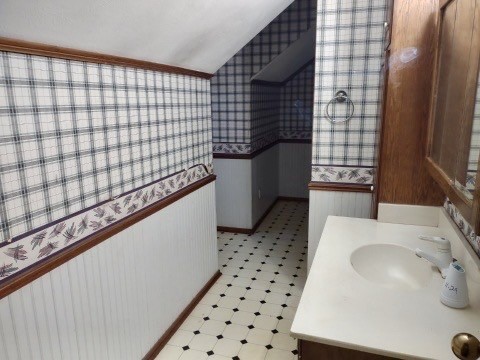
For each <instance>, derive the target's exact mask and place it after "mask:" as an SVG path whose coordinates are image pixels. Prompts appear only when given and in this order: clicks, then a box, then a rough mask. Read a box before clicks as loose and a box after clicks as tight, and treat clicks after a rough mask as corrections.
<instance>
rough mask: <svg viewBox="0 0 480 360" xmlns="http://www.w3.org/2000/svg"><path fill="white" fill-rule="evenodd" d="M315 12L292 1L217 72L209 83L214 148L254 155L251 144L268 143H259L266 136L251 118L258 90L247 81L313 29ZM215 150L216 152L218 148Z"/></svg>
mask: <svg viewBox="0 0 480 360" xmlns="http://www.w3.org/2000/svg"><path fill="white" fill-rule="evenodd" d="M315 9H316V1H315V0H296V1H295V2H294V3H293V4H292V5H290V6H289V7H288V8H287V9H286V10H285V11H284V12H282V13H281V14H280V15H279V16H278V17H277V18H276V19H275V20H274V21H272V22H271V23H270V24H269V25H268V26H267V27H266V28H265V29H264V30H262V31H261V32H260V33H259V34H258V35H257V36H256V37H255V38H254V39H252V40H251V41H250V42H249V43H248V44H247V45H246V46H245V47H243V48H242V49H241V50H240V51H239V52H238V53H237V54H236V55H235V56H233V57H232V58H231V59H230V60H229V61H228V62H227V63H226V64H225V65H224V66H223V67H222V68H220V69H219V70H218V71H217V73H216V74H215V76H214V77H213V78H212V80H211V84H212V120H213V142H214V143H215V145H218V144H225V143H232V144H244V145H245V144H246V145H248V146H244V147H243V148H247V149H248V151H254V150H253V149H252V148H251V147H250V145H251V144H252V143H254V142H255V144H258V143H267V142H268V141H267V139H263V140H262V139H261V134H262V133H263V134H265V135H266V134H269V132H264V131H263V130H264V129H265V126H266V125H265V126H263V124H262V122H258V121H257V120H258V118H256V119H255V118H254V116H255V115H256V114H257V113H256V111H255V110H256V109H253V108H252V106H253V105H252V103H253V102H256V100H254V99H252V91H255V90H258V88H256V87H254V86H251V84H250V79H251V77H252V76H253V75H255V74H256V73H257V72H259V71H260V70H261V69H262V68H263V67H264V66H266V65H267V64H268V63H269V62H270V61H272V60H273V58H274V57H275V56H277V55H278V54H280V53H281V52H282V51H284V50H285V49H286V48H287V47H288V46H289V45H290V44H292V43H293V42H294V41H296V40H297V39H298V38H299V37H300V35H301V34H302V33H303V32H304V31H306V30H308V29H309V28H310V27H311V26H315V17H316V13H315ZM252 89H253V90H252ZM271 96H272V97H273V96H274V95H273V94H272V95H271ZM264 98H265V97H264ZM268 102H270V100H268ZM285 121H286V120H285ZM259 127H260V129H259ZM255 146H257V145H255ZM216 147H217V149H218V151H220V149H221V146H216ZM257 147H258V146H257ZM214 151H216V150H214Z"/></svg>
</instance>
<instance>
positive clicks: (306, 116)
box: [279, 61, 315, 139]
mask: <svg viewBox="0 0 480 360" xmlns="http://www.w3.org/2000/svg"><path fill="white" fill-rule="evenodd" d="M314 71H315V69H314V62H313V61H312V62H311V63H309V64H307V66H305V68H303V69H302V70H301V71H300V72H299V73H298V74H296V75H295V76H294V77H293V78H292V79H290V80H289V81H288V82H287V83H286V84H284V85H283V86H282V88H281V93H280V125H279V129H280V134H279V137H280V139H295V138H301V139H308V138H311V134H312V120H313V89H314V79H315V74H314Z"/></svg>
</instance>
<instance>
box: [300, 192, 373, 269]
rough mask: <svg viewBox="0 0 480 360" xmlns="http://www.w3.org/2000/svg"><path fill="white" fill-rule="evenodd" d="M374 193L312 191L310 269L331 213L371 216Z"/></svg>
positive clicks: (309, 241)
mask: <svg viewBox="0 0 480 360" xmlns="http://www.w3.org/2000/svg"><path fill="white" fill-rule="evenodd" d="M371 206H372V194H370V193H359V192H343V191H321V190H311V191H310V206H309V217H308V257H307V263H308V269H310V266H311V265H312V261H313V257H314V256H315V252H316V251H317V247H318V243H319V241H320V237H321V236H322V232H323V228H324V226H325V222H326V221H327V217H328V216H329V215H335V216H348V217H357V218H370V216H371V215H370V214H371Z"/></svg>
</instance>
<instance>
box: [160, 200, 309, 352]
mask: <svg viewBox="0 0 480 360" xmlns="http://www.w3.org/2000/svg"><path fill="white" fill-rule="evenodd" d="M307 218H308V204H307V203H302V202H293V201H291V202H290V201H280V202H278V203H277V204H276V205H275V207H274V208H273V210H272V211H271V212H270V214H269V215H268V216H267V217H266V218H265V220H264V221H263V223H262V225H261V226H260V227H259V229H258V231H257V232H256V233H255V234H253V235H244V234H232V233H226V232H219V233H218V237H217V239H218V249H219V264H220V270H221V272H222V276H221V277H220V278H219V279H218V280H217V282H216V283H215V284H214V285H213V286H212V288H211V289H210V291H209V292H208V293H207V294H206V295H205V296H204V298H203V299H202V300H201V301H200V304H199V305H198V306H197V307H196V308H195V309H194V311H193V312H192V313H191V314H190V316H189V317H188V318H187V320H185V323H184V324H183V325H182V326H181V327H180V329H179V330H178V331H177V333H175V334H174V335H173V337H172V338H171V340H170V341H169V343H168V345H167V346H166V347H165V348H164V349H163V350H162V352H161V353H160V354H159V355H158V357H157V360H178V359H183V358H190V356H192V355H195V356H197V357H198V358H199V359H217V358H221V359H235V360H237V359H239V360H252V359H261V360H264V359H289V360H295V359H297V358H298V357H297V347H296V346H297V342H296V340H295V339H293V338H292V337H290V335H289V331H290V327H291V325H292V321H293V316H294V314H295V311H296V309H297V306H298V300H299V298H300V296H301V293H302V290H303V286H304V284H305V279H306V266H307V261H306V260H307V255H306V254H307V229H308V224H307ZM222 295H223V296H222Z"/></svg>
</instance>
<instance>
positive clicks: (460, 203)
mask: <svg viewBox="0 0 480 360" xmlns="http://www.w3.org/2000/svg"><path fill="white" fill-rule="evenodd" d="M452 1H454V0H440V1H439V9H438V12H437V21H436V28H437V29H436V34H437V35H436V39H435V42H436V46H435V63H434V70H433V91H432V97H431V102H430V113H429V119H428V137H427V157H426V159H425V165H426V167H427V169H428V171H429V173H430V175H431V176H432V177H433V179H434V180H435V181H436V182H437V183H438V184H439V186H440V187H441V189H442V190H443V191H444V193H445V195H446V196H447V197H448V198H449V200H450V201H451V202H452V203H453V204H454V205H455V206H456V207H457V209H458V211H459V212H460V214H461V215H462V216H463V217H464V218H465V220H466V221H467V222H468V223H469V224H470V225H471V226H472V227H473V230H474V232H475V234H476V235H480V185H479V183H480V181H476V182H475V190H474V192H473V199H469V198H467V197H466V196H465V194H464V193H462V191H461V190H459V189H458V188H457V187H456V186H455V180H454V179H451V178H450V177H449V176H448V175H447V173H446V172H445V171H443V170H442V168H441V167H440V166H439V165H438V164H437V163H436V162H435V161H434V160H433V158H432V156H431V154H432V149H433V133H434V130H435V115H436V114H435V111H436V104H437V93H438V88H439V87H438V86H439V84H438V83H439V68H440V64H439V63H440V46H441V40H442V39H441V34H442V25H443V14H444V10H445V8H446V7H447V5H449V4H450V3H451V2H452ZM475 19H478V21H477V25H476V26H474V28H473V36H472V40H473V41H472V46H473V49H472V51H471V53H470V60H469V61H472V58H473V61H476V62H477V64H476V67H475V66H473V67H471V68H469V70H468V75H469V76H468V77H467V93H468V91H470V93H471V92H472V91H473V92H474V93H476V87H477V79H478V69H479V67H480V64H479V57H480V4H477V6H476V8H475ZM473 64H475V63H473ZM472 69H473V70H472ZM472 72H475V74H472ZM472 75H474V76H472ZM472 84H473V85H472ZM472 86H473V89H472ZM472 102H473V104H472ZM474 103H475V97H474V98H473V101H472V100H471V99H468V98H467V99H466V101H465V104H466V105H467V107H466V108H467V109H468V108H472V107H473V108H474V105H475V104H474ZM462 117H464V118H465V119H466V121H470V122H471V121H472V120H473V111H464V113H463V114H462ZM469 135H470V136H471V132H470V133H469ZM468 143H470V139H468ZM468 150H469V149H468ZM459 151H461V152H462V156H465V151H467V150H465V149H459ZM466 156H468V154H467V155H466ZM478 164H479V165H478V166H477V175H476V179H478V180H480V159H479V161H478Z"/></svg>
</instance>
